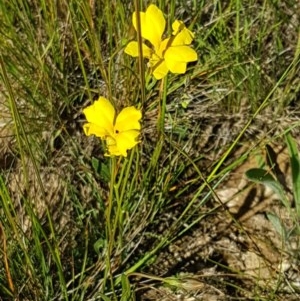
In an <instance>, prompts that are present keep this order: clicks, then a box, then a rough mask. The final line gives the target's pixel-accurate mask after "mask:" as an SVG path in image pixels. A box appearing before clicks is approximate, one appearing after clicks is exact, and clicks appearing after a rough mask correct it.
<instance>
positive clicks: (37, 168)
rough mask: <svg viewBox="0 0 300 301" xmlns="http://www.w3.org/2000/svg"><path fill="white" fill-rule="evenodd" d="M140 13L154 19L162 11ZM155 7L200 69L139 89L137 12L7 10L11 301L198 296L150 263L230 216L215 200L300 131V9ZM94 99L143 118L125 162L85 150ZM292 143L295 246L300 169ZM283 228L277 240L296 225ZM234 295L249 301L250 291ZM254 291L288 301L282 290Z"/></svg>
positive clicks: (1, 258)
mask: <svg viewBox="0 0 300 301" xmlns="http://www.w3.org/2000/svg"><path fill="white" fill-rule="evenodd" d="M140 2H141V3H139V6H140V7H141V10H143V11H144V10H145V9H146V7H147V6H148V5H149V4H150V3H151V2H146V1H140ZM153 3H155V4H156V5H157V6H158V7H160V9H161V10H162V11H163V12H164V14H165V17H166V18H167V26H168V29H167V30H168V32H170V30H171V24H172V21H171V20H174V18H178V19H180V20H184V22H185V24H186V25H187V26H189V28H190V29H191V30H192V31H193V32H194V33H195V39H194V42H193V44H192V45H193V48H194V49H195V50H196V51H197V53H198V56H199V59H198V62H197V63H192V64H189V65H188V67H189V68H188V72H187V73H186V74H185V75H180V76H179V75H174V74H169V75H168V79H167V80H165V81H164V82H163V83H161V82H160V81H158V82H156V81H153V80H152V79H149V78H148V77H146V82H145V83H143V80H142V77H143V76H144V74H143V72H144V71H145V69H147V67H146V65H144V66H143V67H144V68H142V69H139V64H138V60H135V59H133V58H131V57H129V56H128V55H126V54H124V52H123V49H124V47H125V46H126V44H127V43H128V42H129V41H130V40H132V39H136V33H135V31H134V29H133V27H132V24H131V16H132V13H133V11H134V10H135V6H136V3H135V2H134V1H118V0H115V1H106V0H100V1H87V0H84V1H79V0H71V1H45V0H31V1H29V0H28V1H19V0H10V1H8V0H0V63H1V68H0V75H1V76H0V78H1V82H0V85H1V86H0V92H1V94H0V144H1V146H0V168H1V169H0V171H1V173H0V185H1V187H0V202H1V203H0V204H1V205H0V225H1V231H0V233H1V235H0V241H1V248H0V249H1V252H0V299H1V300H2V299H3V300H74V301H75V300H124V301H125V300H135V298H137V299H138V298H139V297H138V296H139V294H140V291H141V290H142V288H145V287H146V286H147V285H149V286H152V285H153V286H154V285H155V284H156V282H158V283H160V284H162V285H165V286H171V287H172V289H173V290H174V291H176V289H178V290H180V289H181V290H182V289H186V287H187V286H188V285H191V286H196V287H197V284H198V282H197V281H196V280H193V281H194V282H193V281H192V280H191V279H190V278H187V279H185V278H184V277H185V276H182V275H177V274H176V273H174V274H172V275H161V274H157V275H156V274H155V273H154V272H153V271H154V270H155V260H156V259H157V258H158V257H159V255H160V254H162V253H163V252H166V250H167V247H168V246H169V245H170V244H171V243H172V242H176V241H177V240H178V239H180V238H182V237H185V236H186V235H189V234H190V233H191V231H193V229H194V228H195V226H196V227H197V226H198V225H199V224H200V222H202V221H205V220H206V219H209V218H210V217H211V216H217V215H218V214H220V213H221V212H222V210H223V209H222V208H223V206H221V205H219V204H218V203H215V202H213V201H212V199H213V195H214V193H213V191H214V189H216V188H217V187H218V185H220V184H221V183H222V182H223V180H224V177H225V175H226V174H227V173H230V171H231V170H233V169H234V167H235V166H237V165H238V164H240V162H241V160H242V159H244V157H245V158H246V156H248V155H249V154H250V155H251V147H252V146H255V145H258V144H265V143H269V142H270V141H273V140H274V141H277V140H280V137H283V136H284V134H285V133H286V132H288V131H291V132H292V135H295V136H296V135H297V134H298V133H299V130H298V128H299V104H298V101H299V92H300V80H299V71H300V64H299V62H300V57H299V55H300V50H299V49H300V47H299V45H300V39H299V16H297V15H295V14H293V11H294V8H293V5H297V4H296V1H295V3H294V2H293V1H284V2H283V3H281V2H280V1H271V0H265V1H257V0H256V1H255V0H252V1H239V0H228V1H213V3H208V2H207V1H181V0H178V1H175V0H172V1H156V2H153ZM293 26H294V27H293ZM141 74H142V76H141ZM99 96H105V97H107V98H109V99H110V100H111V101H112V102H113V103H114V105H115V106H116V107H117V108H118V110H120V109H121V108H123V107H125V106H129V105H134V106H137V107H141V109H142V110H143V113H144V118H143V121H142V134H141V140H142V142H141V143H140V144H139V145H138V146H137V147H135V148H134V149H133V150H132V151H131V152H130V153H129V156H128V158H126V159H124V158H121V159H119V158H114V159H110V158H108V157H105V156H104V148H103V146H104V145H103V144H102V142H101V141H100V140H98V139H96V138H91V137H85V136H84V133H83V130H82V125H83V123H84V116H83V114H82V109H83V108H85V107H86V106H87V105H89V104H90V103H91V102H92V101H93V100H95V99H97V98H98V97H99ZM158 116H159V117H158ZM163 117H164V118H163ZM213 125H216V129H217V130H216V131H212V132H211V133H208V134H206V131H207V128H209V126H213ZM222 128H224V130H226V129H227V131H225V132H224V131H223V132H222V131H221V130H220V129H222ZM206 135H208V136H209V137H206ZM288 137H289V138H287V143H288V146H289V150H290V157H291V160H292V164H293V166H294V169H293V175H292V176H293V183H294V186H293V187H294V197H295V201H296V213H294V212H293V208H289V210H290V211H291V215H293V214H296V215H293V216H292V217H291V218H292V219H294V222H295V223H294V224H293V227H292V229H293V233H292V234H293V236H296V237H298V240H299V229H298V227H297V226H296V225H297V223H296V221H297V219H299V187H298V186H299V185H298V184H297V183H298V178H299V175H298V172H297V166H298V165H299V162H298V161H299V159H298V158H297V155H296V154H297V147H296V145H295V142H293V140H292V139H291V137H290V136H288ZM206 138H207V139H206ZM205 140H207V141H206V142H205ZM249 140H250V141H251V142H252V143H251V144H250V145H252V146H250V145H249V149H248V150H246V151H245V154H244V157H243V156H242V157H241V158H238V157H234V155H233V154H234V152H235V150H236V149H237V148H238V147H239V146H241V145H243V144H245V143H246V141H249ZM2 141H3V143H2ZM7 141H9V142H7ZM7 144H8V146H7ZM8 154H9V156H10V158H11V160H10V161H9V162H8V161H7V160H4V159H2V157H3V158H4V157H5V158H7V156H8ZM297 164H298V165H297ZM298 167H299V166H298ZM283 205H285V204H283ZM269 216H271V215H269ZM274 216H275V215H272V217H271V218H270V219H271V221H272V223H273V224H274V226H275V228H276V227H277V229H276V230H278V228H280V229H281V230H282V229H283V228H286V227H288V226H285V225H282V221H281V220H280V217H274ZM278 225H280V226H278ZM241 227H242V226H241ZM289 229H290V228H289ZM286 242H287V243H288V240H286ZM298 247H299V245H298ZM203 260H204V259H203ZM295 260H296V261H297V262H298V261H299V258H296V255H295ZM217 264H219V265H220V266H222V262H217ZM228 272H231V271H228ZM149 278H150V280H152V282H149V283H150V284H147V282H144V281H146V280H147V279H149ZM279 278H280V277H278V279H279ZM219 282H220V283H221V284H220V286H219V288H220V289H222V288H224V287H225V286H226V285H227V286H230V284H225V282H226V280H224V283H223V284H222V282H223V280H222V279H219ZM229 282H230V281H229ZM208 283H210V282H209V281H208ZM214 285H216V286H217V287H218V285H217V284H215V283H214ZM231 285H232V287H234V288H235V289H232V290H231V291H234V292H235V293H234V294H235V297H236V298H239V297H242V296H244V295H243V290H244V289H243V285H242V282H239V281H236V282H235V283H232V284H231ZM225 291H226V293H227V294H228V295H229V294H230V293H229V292H230V290H229V289H227V290H225ZM185 292H186V291H185ZM246 292H247V293H246V294H245V295H247V296H248V297H249V298H251V300H280V299H276V292H277V291H276V287H274V288H272V289H270V287H267V286H266V287H263V288H261V287H259V285H257V288H256V287H254V289H253V291H252V290H251V289H248V288H247V289H246ZM297 293H299V292H297V290H296V289H295V290H294V292H293V293H290V294H289V295H288V297H286V298H289V297H291V298H292V297H293V295H294V296H297ZM186 294H187V295H188V294H192V293H190V292H186ZM232 294H233V293H232ZM234 294H233V295H232V296H230V295H229V297H234ZM278 298H280V297H278Z"/></svg>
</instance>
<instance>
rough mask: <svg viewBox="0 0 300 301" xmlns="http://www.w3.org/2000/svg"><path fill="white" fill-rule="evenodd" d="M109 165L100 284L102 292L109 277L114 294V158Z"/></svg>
mask: <svg viewBox="0 0 300 301" xmlns="http://www.w3.org/2000/svg"><path fill="white" fill-rule="evenodd" d="M110 162H111V165H110V184H109V196H108V206H107V209H106V212H105V216H106V238H107V240H108V244H107V252H106V257H105V262H106V266H105V271H104V277H103V286H102V292H103V293H104V292H105V286H106V280H107V278H108V277H109V278H110V283H111V288H112V291H113V293H114V295H115V291H114V281H113V275H112V271H111V264H110V260H111V254H112V250H113V247H114V231H113V229H112V227H111V225H112V224H113V220H112V219H113V218H112V208H113V201H114V199H113V197H114V185H115V180H116V158H112V159H111V161H110Z"/></svg>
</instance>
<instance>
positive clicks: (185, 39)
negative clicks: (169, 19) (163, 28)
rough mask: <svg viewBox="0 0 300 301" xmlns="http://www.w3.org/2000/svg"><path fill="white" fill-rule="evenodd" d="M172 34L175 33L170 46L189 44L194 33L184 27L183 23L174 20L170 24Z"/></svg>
mask: <svg viewBox="0 0 300 301" xmlns="http://www.w3.org/2000/svg"><path fill="white" fill-rule="evenodd" d="M172 29H173V33H172V34H173V35H175V37H174V39H173V41H172V46H178V45H190V44H191V43H192V41H193V39H194V34H193V33H192V32H191V31H190V30H189V29H187V28H186V27H185V25H184V23H183V22H182V21H179V20H175V21H174V22H173V24H172Z"/></svg>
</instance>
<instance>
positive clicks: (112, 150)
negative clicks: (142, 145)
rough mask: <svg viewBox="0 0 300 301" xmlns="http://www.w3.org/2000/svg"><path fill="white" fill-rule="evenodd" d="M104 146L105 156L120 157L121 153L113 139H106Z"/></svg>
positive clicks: (109, 137)
mask: <svg viewBox="0 0 300 301" xmlns="http://www.w3.org/2000/svg"><path fill="white" fill-rule="evenodd" d="M106 145H107V151H108V152H107V153H106V154H105V156H120V155H121V153H120V151H119V149H118V146H117V142H116V140H115V139H114V138H113V137H111V136H108V137H107V139H106Z"/></svg>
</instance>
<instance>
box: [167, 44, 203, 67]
mask: <svg viewBox="0 0 300 301" xmlns="http://www.w3.org/2000/svg"><path fill="white" fill-rule="evenodd" d="M197 59H198V55H197V52H196V51H195V50H194V49H192V48H191V47H189V46H174V47H173V46H172V47H169V48H168V49H167V50H166V52H165V62H166V66H167V68H168V69H169V70H170V71H171V72H172V73H185V71H186V63H188V62H193V61H196V60H197Z"/></svg>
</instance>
